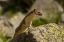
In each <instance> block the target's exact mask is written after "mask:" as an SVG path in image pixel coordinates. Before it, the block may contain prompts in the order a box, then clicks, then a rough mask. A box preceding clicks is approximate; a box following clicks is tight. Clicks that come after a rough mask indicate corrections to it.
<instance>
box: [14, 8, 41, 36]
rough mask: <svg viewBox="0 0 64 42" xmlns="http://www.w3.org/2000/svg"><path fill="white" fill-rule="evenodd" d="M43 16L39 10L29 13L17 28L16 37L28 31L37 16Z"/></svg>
mask: <svg viewBox="0 0 64 42" xmlns="http://www.w3.org/2000/svg"><path fill="white" fill-rule="evenodd" d="M36 15H38V16H42V14H41V13H40V12H39V10H38V9H34V10H33V11H31V12H29V13H28V14H27V15H26V16H25V18H24V19H23V20H22V22H21V23H20V25H19V26H18V27H17V28H16V30H15V34H14V37H16V36H17V35H19V34H20V33H22V32H23V31H24V30H26V29H27V27H29V26H30V24H31V21H32V19H33V18H34V17H35V16H36Z"/></svg>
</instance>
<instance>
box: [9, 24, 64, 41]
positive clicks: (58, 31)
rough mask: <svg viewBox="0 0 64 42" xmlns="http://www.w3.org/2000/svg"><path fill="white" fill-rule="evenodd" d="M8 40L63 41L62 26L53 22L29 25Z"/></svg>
mask: <svg viewBox="0 0 64 42" xmlns="http://www.w3.org/2000/svg"><path fill="white" fill-rule="evenodd" d="M10 42H64V27H63V26H61V25H57V24H55V23H50V24H46V25H41V26H38V27H35V28H32V27H30V28H29V29H26V31H24V32H23V33H21V34H20V35H18V36H17V37H15V38H13V39H12V40H11V41H10Z"/></svg>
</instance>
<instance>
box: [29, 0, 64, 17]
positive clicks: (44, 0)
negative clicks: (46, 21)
mask: <svg viewBox="0 0 64 42" xmlns="http://www.w3.org/2000/svg"><path fill="white" fill-rule="evenodd" d="M35 8H37V9H39V10H40V11H41V13H42V14H43V15H42V17H43V18H46V16H47V14H48V12H49V14H50V15H51V14H54V13H56V14H58V12H60V13H62V12H63V8H62V6H61V5H60V4H59V3H58V2H56V1H54V0H36V1H35V3H34V4H33V5H32V7H31V9H30V11H31V10H33V9H35Z"/></svg>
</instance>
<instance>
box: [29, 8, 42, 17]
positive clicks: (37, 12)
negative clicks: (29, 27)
mask: <svg viewBox="0 0 64 42" xmlns="http://www.w3.org/2000/svg"><path fill="white" fill-rule="evenodd" d="M30 13H33V14H35V15H38V16H42V13H41V12H40V11H39V10H38V9H34V10H32V11H31V12H30Z"/></svg>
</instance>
